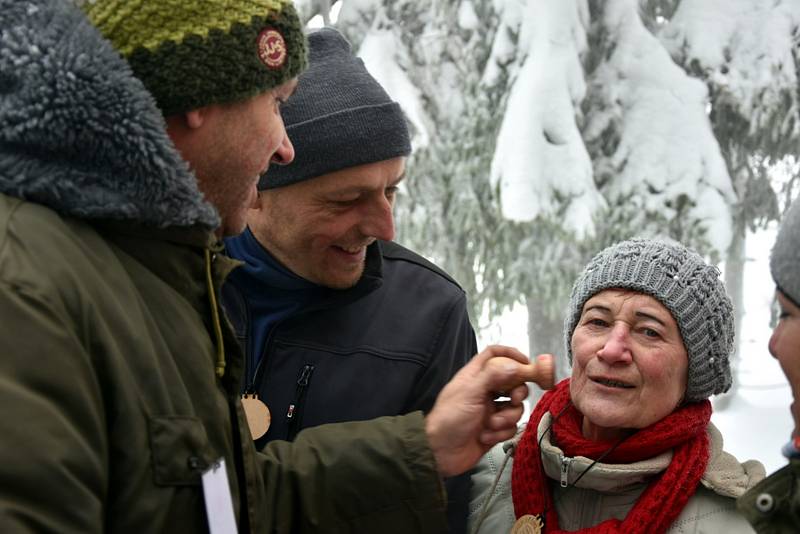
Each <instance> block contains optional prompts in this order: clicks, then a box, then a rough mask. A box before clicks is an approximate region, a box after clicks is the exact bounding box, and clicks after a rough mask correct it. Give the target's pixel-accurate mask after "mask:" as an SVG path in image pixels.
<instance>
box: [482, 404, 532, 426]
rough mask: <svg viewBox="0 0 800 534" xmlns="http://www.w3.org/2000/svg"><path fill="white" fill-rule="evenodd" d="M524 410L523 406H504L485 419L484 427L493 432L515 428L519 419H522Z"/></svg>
mask: <svg viewBox="0 0 800 534" xmlns="http://www.w3.org/2000/svg"><path fill="white" fill-rule="evenodd" d="M524 409H525V407H524V406H511V405H510V404H506V405H505V406H503V407H502V408H501V409H500V410H498V411H497V412H495V413H493V414H492V415H490V416H489V417H488V418H487V419H486V424H485V426H486V428H487V429H489V430H493V431H497V430H505V429H508V428H517V422H518V421H519V419H520V417H522V413H523V412H524Z"/></svg>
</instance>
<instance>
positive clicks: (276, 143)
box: [189, 80, 296, 235]
mask: <svg viewBox="0 0 800 534" xmlns="http://www.w3.org/2000/svg"><path fill="white" fill-rule="evenodd" d="M295 86H296V81H294V80H293V81H290V82H287V83H285V84H283V85H280V86H278V87H276V88H275V89H273V90H271V91H268V92H266V93H263V94H260V95H258V96H256V97H254V98H251V99H249V100H245V101H242V102H236V103H233V104H225V105H215V106H210V107H209V108H208V111H207V112H206V113H207V114H206V117H205V120H206V123H205V124H204V130H203V135H204V136H205V142H203V143H201V144H199V145H198V150H196V151H195V153H194V154H192V156H191V159H190V160H189V161H190V162H191V165H192V167H193V169H194V170H195V174H196V175H197V178H198V182H199V186H200V190H201V191H202V192H203V193H204V194H205V197H206V199H207V200H208V201H209V202H211V203H212V204H214V206H216V208H217V210H218V211H219V214H220V217H221V218H222V228H221V231H220V233H221V234H222V235H235V234H238V233H240V232H241V231H242V230H244V227H245V222H246V216H247V210H248V208H250V207H252V206H253V205H254V203H255V200H256V197H257V195H258V191H257V189H256V184H257V183H258V179H259V177H260V176H261V174H263V172H264V171H266V169H267V167H268V166H269V163H270V161H271V160H276V161H278V162H279V163H280V162H282V163H288V162H290V161H291V160H292V159H294V149H293V147H292V144H291V143H290V142H289V139H288V137H287V136H286V129H285V128H284V125H283V119H282V118H281V114H280V105H281V103H282V102H285V101H286V99H288V98H289V96H290V95H291V94H292V92H293V91H294V88H295Z"/></svg>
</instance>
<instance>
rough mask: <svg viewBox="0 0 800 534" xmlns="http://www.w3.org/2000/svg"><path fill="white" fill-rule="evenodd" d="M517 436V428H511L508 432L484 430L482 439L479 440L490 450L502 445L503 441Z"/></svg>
mask: <svg viewBox="0 0 800 534" xmlns="http://www.w3.org/2000/svg"><path fill="white" fill-rule="evenodd" d="M516 434H517V429H516V428H510V429H508V430H498V431H492V430H484V431H483V432H481V435H480V438H478V439H479V440H480V442H481V444H483V445H485V446H486V447H487V450H488V448H490V447H492V446H494V445H496V444H498V443H500V442H501V441H508V440H510V439H511V438H513V437H514V436H515V435H516Z"/></svg>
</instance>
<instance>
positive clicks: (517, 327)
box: [478, 228, 792, 473]
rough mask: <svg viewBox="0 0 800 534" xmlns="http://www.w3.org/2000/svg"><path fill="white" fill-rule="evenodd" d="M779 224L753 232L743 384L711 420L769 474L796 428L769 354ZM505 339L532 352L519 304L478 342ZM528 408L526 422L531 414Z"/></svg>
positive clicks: (730, 447) (732, 446)
mask: <svg viewBox="0 0 800 534" xmlns="http://www.w3.org/2000/svg"><path fill="white" fill-rule="evenodd" d="M774 241H775V229H774V228H770V229H768V230H764V231H759V232H757V233H755V234H750V235H748V238H747V258H748V262H747V265H746V267H745V287H744V300H745V316H744V321H743V323H742V336H741V339H740V346H741V354H742V361H741V364H740V368H739V372H738V375H737V377H736V378H735V379H736V380H738V381H739V385H740V389H739V392H738V394H737V396H736V397H735V398H734V399H732V402H731V403H730V405H729V407H728V408H727V409H726V410H724V411H715V412H714V415H713V417H712V419H711V420H712V421H713V422H714V424H715V425H717V426H718V427H719V428H720V430H721V431H722V435H723V437H724V439H725V449H726V450H727V451H728V452H730V453H731V454H733V455H734V456H736V457H737V458H738V459H739V460H742V461H743V460H747V459H751V458H752V459H757V460H760V461H761V462H762V463H763V464H764V466H765V467H766V469H767V473H771V472H772V471H775V470H777V469H778V468H780V467H782V466H783V465H784V464H785V463H786V460H785V459H784V458H783V456H781V453H780V448H781V446H783V444H784V443H785V442H786V441H788V439H789V434H790V433H791V429H792V419H791V415H790V413H789V404H790V403H791V402H792V399H791V397H792V394H791V390H790V389H789V386H788V384H787V382H786V378H785V377H784V375H783V372H782V371H781V369H780V366H779V365H778V362H777V361H776V360H775V359H774V358H773V357H772V356H771V355H770V354H769V351H768V349H767V343H768V341H769V337H770V335H771V332H772V330H771V328H770V326H769V319H770V306H771V304H772V295H773V292H774V290H775V286H774V285H773V283H772V277H771V276H770V274H769V251H770V249H771V248H772V244H773V242H774ZM490 343H502V344H504V345H511V346H514V347H518V348H520V349H521V350H522V351H523V352H527V347H528V334H527V316H526V309H525V306H522V305H518V306H517V307H516V308H514V309H513V310H511V311H510V312H508V313H506V314H505V315H503V316H502V317H500V318H499V319H498V320H496V321H494V323H493V324H492V325H490V326H489V327H488V328H486V329H485V330H484V332H482V333H481V335H480V336H479V339H478V346H479V347H484V346H486V345H487V344H490ZM528 413H529V409H528V410H526V414H525V416H523V421H525V420H527V418H528Z"/></svg>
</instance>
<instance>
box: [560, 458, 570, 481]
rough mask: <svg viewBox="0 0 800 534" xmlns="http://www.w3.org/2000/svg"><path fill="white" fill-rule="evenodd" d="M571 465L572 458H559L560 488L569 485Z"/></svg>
mask: <svg viewBox="0 0 800 534" xmlns="http://www.w3.org/2000/svg"><path fill="white" fill-rule="evenodd" d="M571 463H572V458H567V457H566V456H564V457H562V458H561V487H562V488H566V487H567V486H568V485H569V466H570V464H571Z"/></svg>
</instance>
